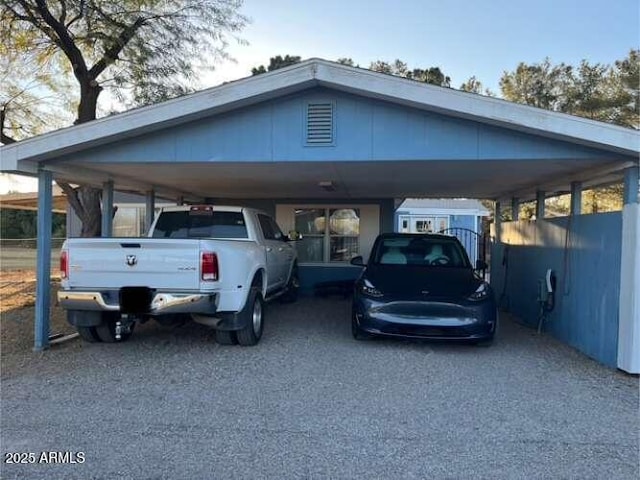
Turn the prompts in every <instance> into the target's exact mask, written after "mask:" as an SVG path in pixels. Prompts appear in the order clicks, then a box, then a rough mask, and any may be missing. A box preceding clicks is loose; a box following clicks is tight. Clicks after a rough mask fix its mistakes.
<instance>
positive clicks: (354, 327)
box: [351, 311, 370, 340]
mask: <svg viewBox="0 0 640 480" xmlns="http://www.w3.org/2000/svg"><path fill="white" fill-rule="evenodd" d="M351 335H352V336H353V338H355V339H356V340H366V339H368V338H369V337H370V336H369V335H368V334H366V333H365V332H363V331H362V330H361V329H360V327H359V326H358V322H357V321H356V312H355V311H354V312H351Z"/></svg>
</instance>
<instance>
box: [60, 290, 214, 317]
mask: <svg viewBox="0 0 640 480" xmlns="http://www.w3.org/2000/svg"><path fill="white" fill-rule="evenodd" d="M58 303H59V304H60V306H61V307H62V308H64V309H65V310H81V311H94V312H95V311H102V312H121V313H129V312H123V311H122V309H121V305H120V294H119V291H98V292H81V291H65V290H60V291H59V292H58ZM145 310H146V311H140V312H131V313H145V314H147V315H168V314H176V313H199V314H203V315H213V314H215V313H216V311H217V294H216V293H175V292H174V293H171V292H157V293H153V294H152V295H151V296H150V301H149V304H148V307H147V308H146V309H145Z"/></svg>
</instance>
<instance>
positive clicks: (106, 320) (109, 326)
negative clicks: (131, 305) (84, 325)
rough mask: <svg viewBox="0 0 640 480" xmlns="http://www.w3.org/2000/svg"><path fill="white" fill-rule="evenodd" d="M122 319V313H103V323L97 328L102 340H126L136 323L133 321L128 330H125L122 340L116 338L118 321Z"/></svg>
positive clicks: (110, 341)
mask: <svg viewBox="0 0 640 480" xmlns="http://www.w3.org/2000/svg"><path fill="white" fill-rule="evenodd" d="M119 319H120V315H119V314H117V313H115V314H114V313H103V314H102V323H101V324H100V325H98V326H97V327H95V328H96V333H97V334H98V337H99V338H100V340H101V341H103V342H104V343H116V342H126V341H127V340H129V338H130V337H131V335H132V334H133V329H134V327H135V325H136V324H135V323H132V324H131V326H130V327H129V331H128V332H124V333H122V334H121V335H120V340H117V339H116V322H117V321H118V320H119Z"/></svg>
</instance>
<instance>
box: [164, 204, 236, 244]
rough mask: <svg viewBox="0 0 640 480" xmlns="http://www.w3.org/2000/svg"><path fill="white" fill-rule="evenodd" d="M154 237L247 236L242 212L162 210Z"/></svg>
mask: <svg viewBox="0 0 640 480" xmlns="http://www.w3.org/2000/svg"><path fill="white" fill-rule="evenodd" d="M153 237H154V238H249V235H248V233H247V226H246V225H245V222H244V216H243V215H242V212H216V211H212V210H190V211H177V212H162V213H161V214H160V217H159V218H158V221H157V223H156V226H155V228H154V230H153Z"/></svg>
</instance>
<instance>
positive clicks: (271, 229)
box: [258, 214, 284, 240]
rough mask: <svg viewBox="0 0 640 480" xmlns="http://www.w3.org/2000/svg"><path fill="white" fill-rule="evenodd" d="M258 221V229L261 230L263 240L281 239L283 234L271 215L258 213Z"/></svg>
mask: <svg viewBox="0 0 640 480" xmlns="http://www.w3.org/2000/svg"><path fill="white" fill-rule="evenodd" d="M258 222H260V229H261V230H262V236H263V237H264V238H265V240H283V239H284V235H283V233H282V231H281V230H280V227H278V224H277V223H276V222H275V221H274V220H273V218H271V217H267V216H266V215H262V214H258Z"/></svg>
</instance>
